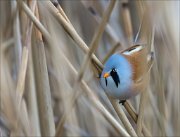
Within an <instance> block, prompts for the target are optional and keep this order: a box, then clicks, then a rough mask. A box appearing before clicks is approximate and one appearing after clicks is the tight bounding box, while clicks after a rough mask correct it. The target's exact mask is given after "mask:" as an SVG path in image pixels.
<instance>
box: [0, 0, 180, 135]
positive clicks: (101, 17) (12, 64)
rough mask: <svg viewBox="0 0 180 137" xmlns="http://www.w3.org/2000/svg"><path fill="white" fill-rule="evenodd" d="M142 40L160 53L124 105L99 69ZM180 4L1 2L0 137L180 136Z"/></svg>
mask: <svg viewBox="0 0 180 137" xmlns="http://www.w3.org/2000/svg"><path fill="white" fill-rule="evenodd" d="M135 43H146V44H147V45H148V46H149V47H151V50H153V51H154V53H155V57H154V64H153V67H152V69H151V72H150V82H149V86H148V88H147V91H146V92H144V93H143V94H141V95H138V96H137V97H135V98H133V99H130V100H128V102H126V103H125V104H124V106H122V105H119V104H118V100H113V99H111V98H110V97H108V96H107V95H106V94H105V92H104V91H103V89H102V88H101V86H100V84H99V80H98V74H99V73H100V72H101V71H102V68H103V63H104V62H105V60H106V59H107V58H108V57H109V56H110V55H111V54H112V53H114V52H116V51H118V50H123V49H125V48H127V47H128V46H131V45H133V44H135ZM178 51H179V1H156V2H155V1H132V0H129V1H128V0H122V1H120V0H117V1H115V0H111V1H108V0H102V1H100V0H98V1H94V0H92V1H86V0H73V1H71V0H59V4H58V2H57V1H56V0H52V1H49V0H46V1H36V0H17V1H16V0H1V1H0V71H1V72H0V105H1V106H0V136H41V135H42V136H45V135H46V136H178V135H180V130H179V129H180V118H179V115H180V111H179V96H180V95H179V58H178V57H179V52H178Z"/></svg>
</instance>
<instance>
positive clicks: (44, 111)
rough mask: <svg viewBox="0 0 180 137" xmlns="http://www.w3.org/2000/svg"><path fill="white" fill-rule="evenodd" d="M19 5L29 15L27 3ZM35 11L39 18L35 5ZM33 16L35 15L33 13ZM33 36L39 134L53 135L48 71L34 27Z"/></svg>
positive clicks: (39, 37) (43, 52)
mask: <svg viewBox="0 0 180 137" xmlns="http://www.w3.org/2000/svg"><path fill="white" fill-rule="evenodd" d="M21 5H22V7H23V10H24V11H25V12H26V13H27V15H29V16H30V13H31V11H30V10H29V8H28V7H27V5H26V4H25V3H24V2H21ZM29 11H30V12H29ZM28 13H29V14H28ZM35 13H36V17H37V19H39V13H38V9H37V7H36V10H35ZM32 15H33V14H32ZM33 17H35V16H34V15H33ZM30 19H32V18H30ZM33 22H34V21H33ZM38 23H39V22H38ZM40 26H42V25H40ZM41 29H42V27H41ZM42 30H43V34H44V33H46V36H49V34H47V31H46V30H44V28H43V29H42ZM33 36H34V37H33V40H34V41H33V47H32V51H33V53H32V54H33V62H34V71H35V78H36V82H37V83H38V84H37V85H36V88H37V98H38V109H39V117H40V126H41V135H42V136H47V135H48V136H54V134H55V125H54V118H53V111H52V106H51V94H50V87H49V79H48V73H47V64H46V56H45V51H44V43H43V41H42V34H41V32H40V31H39V30H37V29H36V28H34V29H33Z"/></svg>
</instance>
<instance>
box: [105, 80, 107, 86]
mask: <svg viewBox="0 0 180 137" xmlns="http://www.w3.org/2000/svg"><path fill="white" fill-rule="evenodd" d="M105 82H106V87H107V78H105Z"/></svg>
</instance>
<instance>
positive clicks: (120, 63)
mask: <svg viewBox="0 0 180 137" xmlns="http://www.w3.org/2000/svg"><path fill="white" fill-rule="evenodd" d="M131 76H132V69H131V65H130V64H129V62H128V60H127V59H126V58H125V57H124V56H122V55H121V54H118V53H117V54H113V55H112V56H111V57H109V59H108V60H107V61H106V63H105V65H104V69H103V71H102V73H101V76H100V82H101V85H102V87H103V89H104V90H105V91H107V92H113V93H115V94H117V93H118V92H121V91H123V90H126V88H128V87H129V86H130V83H131Z"/></svg>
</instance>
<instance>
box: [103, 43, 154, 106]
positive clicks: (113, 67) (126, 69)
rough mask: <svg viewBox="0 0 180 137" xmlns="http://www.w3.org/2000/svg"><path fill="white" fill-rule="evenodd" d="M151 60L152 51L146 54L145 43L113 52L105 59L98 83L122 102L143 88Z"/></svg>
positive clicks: (145, 84)
mask: <svg viewBox="0 0 180 137" xmlns="http://www.w3.org/2000/svg"><path fill="white" fill-rule="evenodd" d="M152 61H153V52H151V53H149V54H148V50H147V46H146V45H134V46H132V47H130V48H128V49H126V50H124V51H122V52H118V53H115V54H113V55H111V56H110V57H109V58H108V60H107V61H106V63H105V65H104V69H103V71H102V73H101V75H100V83H101V85H102V87H103V89H104V90H105V92H106V93H107V94H108V95H109V96H111V97H113V98H116V99H119V100H120V103H122V104H123V103H124V102H125V101H126V100H127V99H129V98H131V97H133V96H136V95H137V94H138V93H140V92H141V91H143V90H145V88H146V86H147V78H148V72H149V70H150V68H151V66H152Z"/></svg>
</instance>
